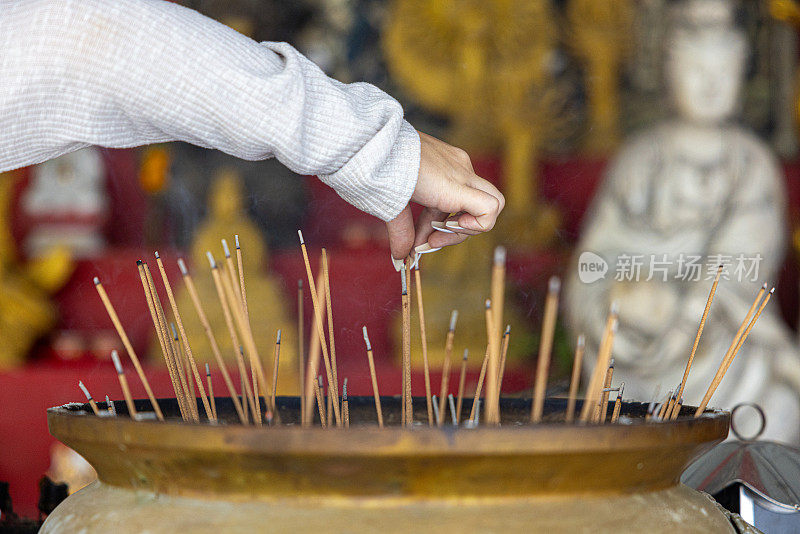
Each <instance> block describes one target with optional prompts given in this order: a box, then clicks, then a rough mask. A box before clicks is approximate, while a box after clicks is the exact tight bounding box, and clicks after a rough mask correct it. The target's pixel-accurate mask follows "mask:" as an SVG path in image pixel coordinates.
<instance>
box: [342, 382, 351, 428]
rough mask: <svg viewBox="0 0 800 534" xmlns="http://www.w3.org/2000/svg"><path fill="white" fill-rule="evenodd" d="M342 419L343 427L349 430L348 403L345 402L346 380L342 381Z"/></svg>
mask: <svg viewBox="0 0 800 534" xmlns="http://www.w3.org/2000/svg"><path fill="white" fill-rule="evenodd" d="M342 418H343V419H344V427H345V428H350V403H349V402H348V400H347V378H345V379H344V384H342Z"/></svg>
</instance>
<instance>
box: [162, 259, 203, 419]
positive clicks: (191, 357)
mask: <svg viewBox="0 0 800 534" xmlns="http://www.w3.org/2000/svg"><path fill="white" fill-rule="evenodd" d="M155 256H156V264H157V265H158V270H159V272H160V273H161V280H162V281H163V283H164V289H165V290H166V292H167V299H168V300H169V304H170V306H171V307H172V315H173V317H175V322H176V323H177V325H178V331H179V332H180V337H181V340H182V341H183V351H184V353H185V354H186V358H187V359H188V360H189V366H190V367H191V374H192V375H194V381H195V384H197V389H199V390H200V400H201V401H202V402H203V408H204V409H205V412H206V418H208V419H209V420H211V421H214V413H213V412H212V411H211V404H209V402H208V397H206V388H205V387H203V379H202V378H201V377H200V373H199V372H198V371H197V363H196V362H195V360H194V355H193V354H192V348H191V347H190V346H189V338H188V337H187V336H186V330H184V328H183V320H182V319H181V314H180V312H179V311H178V303H177V302H176V301H175V295H174V294H173V293H172V285H171V284H170V283H169V277H167V271H166V270H164V264H163V262H162V261H161V256H159V255H158V252H156V253H155ZM192 398H193V399H195V400H194V402H195V403H196V402H197V400H196V399H197V397H195V396H194V394H192Z"/></svg>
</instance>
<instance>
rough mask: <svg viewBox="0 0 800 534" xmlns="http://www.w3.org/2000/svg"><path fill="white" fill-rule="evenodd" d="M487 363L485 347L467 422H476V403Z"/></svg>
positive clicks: (487, 357) (479, 396)
mask: <svg viewBox="0 0 800 534" xmlns="http://www.w3.org/2000/svg"><path fill="white" fill-rule="evenodd" d="M488 363H489V345H486V354H484V356H483V364H482V365H481V374H480V376H478V385H477V386H476V387H475V398H474V399H473V401H472V409H471V410H470V412H469V420H470V421H472V422H475V421H476V419H475V418H476V416H477V415H476V414H477V409H478V402H479V401H480V398H481V390H482V389H483V379H484V377H485V376H486V365H487V364H488Z"/></svg>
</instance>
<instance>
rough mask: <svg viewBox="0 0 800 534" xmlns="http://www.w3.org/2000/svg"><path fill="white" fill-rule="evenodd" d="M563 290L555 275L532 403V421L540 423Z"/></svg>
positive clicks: (548, 288)
mask: <svg viewBox="0 0 800 534" xmlns="http://www.w3.org/2000/svg"><path fill="white" fill-rule="evenodd" d="M560 291H561V280H559V279H558V278H557V277H555V276H553V277H552V278H550V282H549V283H548V285H547V300H546V301H545V305H544V319H543V322H542V337H541V340H540V342H539V360H538V362H537V366H536V382H535V385H534V389H533V403H532V405H531V423H539V422H541V420H542V412H543V411H544V397H545V393H546V390H547V375H548V373H549V371H550V358H551V355H552V351H553V338H554V337H555V331H556V318H557V316H558V297H559V292H560Z"/></svg>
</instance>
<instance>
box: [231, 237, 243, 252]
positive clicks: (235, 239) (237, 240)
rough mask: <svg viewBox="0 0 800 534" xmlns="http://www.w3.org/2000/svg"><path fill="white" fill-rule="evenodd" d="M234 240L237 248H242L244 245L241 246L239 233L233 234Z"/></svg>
mask: <svg viewBox="0 0 800 534" xmlns="http://www.w3.org/2000/svg"><path fill="white" fill-rule="evenodd" d="M233 241H234V243H235V244H236V250H239V249H240V248H242V247H240V246H239V234H234V235H233Z"/></svg>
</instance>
